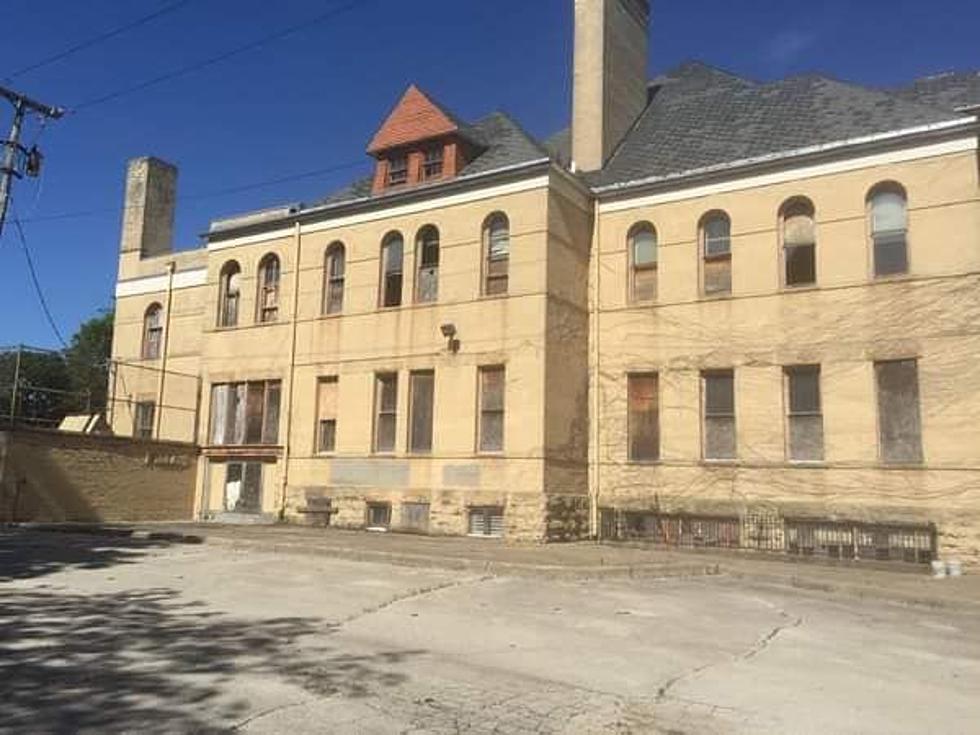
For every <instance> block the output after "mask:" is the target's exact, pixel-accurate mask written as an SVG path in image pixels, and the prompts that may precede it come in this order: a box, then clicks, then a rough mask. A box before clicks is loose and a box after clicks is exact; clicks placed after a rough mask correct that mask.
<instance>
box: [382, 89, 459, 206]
mask: <svg viewBox="0 0 980 735" xmlns="http://www.w3.org/2000/svg"><path fill="white" fill-rule="evenodd" d="M463 128H464V125H463V124H462V123H460V122H458V121H457V120H456V119H455V118H454V117H453V116H452V115H451V114H450V113H448V112H446V110H444V109H443V108H442V107H440V106H439V105H437V104H436V103H435V102H433V101H432V99H431V98H429V97H428V96H427V95H426V94H425V93H424V92H422V90H420V89H419V88H418V87H416V86H415V85H414V84H413V85H411V86H410V87H409V88H408V90H407V91H406V92H405V94H404V95H403V96H402V98H401V101H400V102H399V103H398V104H397V105H396V106H395V109H394V110H392V112H391V114H390V115H388V118H387V119H386V120H385V121H384V124H383V125H382V126H381V128H380V129H379V130H378V132H377V133H375V135H374V138H373V139H372V140H371V143H370V145H369V146H368V149H367V152H368V153H369V154H370V155H372V156H374V157H375V158H376V159H377V161H378V164H377V167H376V168H375V173H374V193H375V194H378V193H381V192H384V191H389V190H391V189H399V188H403V187H407V186H415V185H417V184H424V183H429V182H432V181H439V180H443V179H449V178H452V177H453V176H456V174H458V173H459V171H460V170H461V169H462V168H463V166H465V165H466V162H467V161H469V160H471V159H472V158H473V156H474V154H475V153H476V146H475V144H474V143H473V142H472V141H471V140H468V139H467V138H466V136H465V134H464V132H463Z"/></svg>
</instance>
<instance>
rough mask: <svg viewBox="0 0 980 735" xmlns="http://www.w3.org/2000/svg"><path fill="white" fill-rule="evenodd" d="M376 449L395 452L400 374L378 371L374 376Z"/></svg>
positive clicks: (377, 450) (376, 450)
mask: <svg viewBox="0 0 980 735" xmlns="http://www.w3.org/2000/svg"><path fill="white" fill-rule="evenodd" d="M374 411H375V419H374V451H375V452H394V451H395V432H396V430H397V424H398V375H397V373H378V374H377V375H376V376H375V378H374Z"/></svg>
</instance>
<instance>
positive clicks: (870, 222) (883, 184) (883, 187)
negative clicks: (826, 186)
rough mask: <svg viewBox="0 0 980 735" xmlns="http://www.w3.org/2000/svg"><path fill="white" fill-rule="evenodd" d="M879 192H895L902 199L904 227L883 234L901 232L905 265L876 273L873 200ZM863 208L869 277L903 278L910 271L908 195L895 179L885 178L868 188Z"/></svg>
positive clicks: (883, 278)
mask: <svg viewBox="0 0 980 735" xmlns="http://www.w3.org/2000/svg"><path fill="white" fill-rule="evenodd" d="M880 194H896V195H898V196H899V197H901V199H902V204H903V209H904V212H903V214H904V218H905V228H904V229H902V230H887V231H885V232H884V233H882V234H883V235H892V236H895V235H897V234H899V233H901V236H902V248H903V255H904V260H905V267H904V269H903V270H901V271H894V272H890V273H878V239H877V238H876V237H875V235H876V233H875V208H874V200H875V198H876V197H877V196H879V195H880ZM865 208H866V221H867V225H866V228H867V237H868V247H869V255H870V261H871V262H870V265H869V267H870V275H871V279H872V280H875V281H887V280H889V279H896V278H904V277H906V276H908V275H909V274H910V273H911V272H912V249H911V246H910V245H911V243H910V236H909V235H910V231H911V229H912V223H911V219H910V217H909V196H908V192H907V191H906V189H905V187H904V186H902V185H901V184H900V183H898V182H897V181H893V180H886V181H879V182H878V183H877V184H875V185H874V186H872V187H871V188H870V189H869V190H868V194H867V197H866V198H865Z"/></svg>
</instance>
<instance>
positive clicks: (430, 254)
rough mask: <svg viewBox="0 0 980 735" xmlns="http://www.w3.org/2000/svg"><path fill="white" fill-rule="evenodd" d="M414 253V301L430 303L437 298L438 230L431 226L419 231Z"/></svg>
mask: <svg viewBox="0 0 980 735" xmlns="http://www.w3.org/2000/svg"><path fill="white" fill-rule="evenodd" d="M415 253H416V255H415V257H416V260H417V265H416V269H417V275H416V278H415V301H416V302H417V303H420V304H426V303H430V302H433V301H435V300H436V299H438V298H439V230H437V229H436V228H435V227H433V226H432V225H429V226H427V227H423V228H422V229H421V230H419V234H418V237H417V239H416V248H415Z"/></svg>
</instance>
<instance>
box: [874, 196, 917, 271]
mask: <svg viewBox="0 0 980 735" xmlns="http://www.w3.org/2000/svg"><path fill="white" fill-rule="evenodd" d="M869 204H870V210H871V240H872V243H873V247H874V272H875V276H891V275H895V274H896V273H906V272H907V271H908V268H909V258H908V242H907V233H908V211H907V205H906V200H905V191H904V190H903V189H902V188H901V187H900V186H899V185H898V184H892V183H888V184H880V185H879V186H877V187H875V188H874V189H873V190H872V193H871V196H870V199H869Z"/></svg>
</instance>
